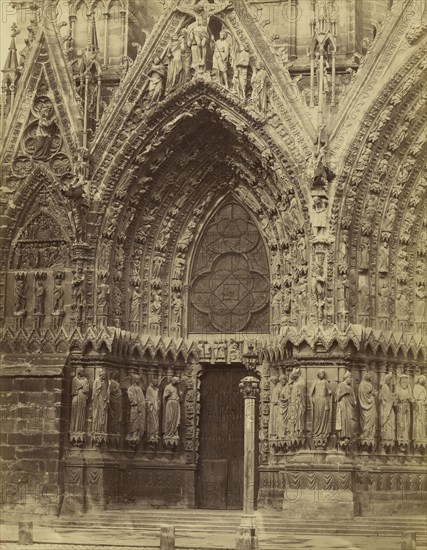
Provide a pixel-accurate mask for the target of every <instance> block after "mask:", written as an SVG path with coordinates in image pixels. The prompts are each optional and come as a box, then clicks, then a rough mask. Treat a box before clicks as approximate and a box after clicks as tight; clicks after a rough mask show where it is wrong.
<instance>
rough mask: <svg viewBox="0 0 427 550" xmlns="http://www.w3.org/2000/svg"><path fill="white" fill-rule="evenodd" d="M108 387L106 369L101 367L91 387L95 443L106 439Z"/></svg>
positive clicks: (98, 443) (103, 441) (100, 442)
mask: <svg viewBox="0 0 427 550" xmlns="http://www.w3.org/2000/svg"><path fill="white" fill-rule="evenodd" d="M109 401H110V387H109V384H108V377H107V371H106V370H105V369H101V371H100V373H99V376H98V378H96V379H95V381H94V383H93V389H92V416H93V421H92V437H93V440H94V441H95V443H96V445H101V444H102V443H106V442H107V439H108V403H109Z"/></svg>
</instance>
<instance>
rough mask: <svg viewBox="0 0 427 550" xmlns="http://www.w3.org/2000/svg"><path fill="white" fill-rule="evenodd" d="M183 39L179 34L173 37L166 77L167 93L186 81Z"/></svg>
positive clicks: (168, 53)
mask: <svg viewBox="0 0 427 550" xmlns="http://www.w3.org/2000/svg"><path fill="white" fill-rule="evenodd" d="M182 50H183V41H182V38H180V37H179V36H178V35H177V34H174V35H173V36H172V38H171V42H170V44H169V48H168V51H167V57H168V59H169V63H168V70H167V78H166V93H167V94H168V93H169V92H172V91H174V90H176V89H177V88H179V86H181V84H183V82H184V71H183V68H184V67H183V61H182Z"/></svg>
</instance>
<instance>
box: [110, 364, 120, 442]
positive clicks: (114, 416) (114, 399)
mask: <svg viewBox="0 0 427 550" xmlns="http://www.w3.org/2000/svg"><path fill="white" fill-rule="evenodd" d="M108 384H109V395H110V400H109V403H108V431H109V433H110V436H113V437H114V436H119V435H120V428H121V422H122V390H121V388H120V384H119V375H118V373H117V372H112V373H111V376H110V380H109V381H108Z"/></svg>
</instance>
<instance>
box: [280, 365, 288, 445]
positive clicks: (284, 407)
mask: <svg viewBox="0 0 427 550" xmlns="http://www.w3.org/2000/svg"><path fill="white" fill-rule="evenodd" d="M287 382H288V379H287V377H286V375H284V374H282V375H280V377H279V383H280V385H281V390H280V392H279V403H278V405H279V410H278V415H277V438H278V439H284V438H285V436H286V430H287V426H288V416H289V400H290V398H291V389H290V386H289V384H288V383H287Z"/></svg>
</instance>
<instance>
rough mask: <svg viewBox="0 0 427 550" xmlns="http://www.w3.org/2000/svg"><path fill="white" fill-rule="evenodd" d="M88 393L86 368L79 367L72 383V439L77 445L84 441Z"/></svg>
mask: <svg viewBox="0 0 427 550" xmlns="http://www.w3.org/2000/svg"><path fill="white" fill-rule="evenodd" d="M88 395H89V382H88V380H87V378H86V376H85V374H84V370H83V369H82V368H79V369H77V373H76V376H75V377H74V378H73V381H72V384H71V422H70V441H71V443H73V444H75V445H81V444H82V443H83V442H84V436H85V432H86V403H87V398H88Z"/></svg>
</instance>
